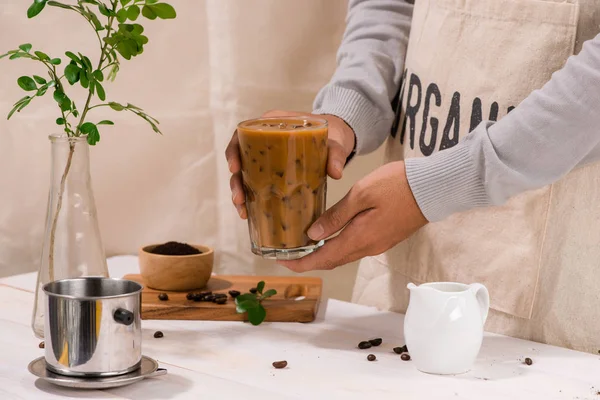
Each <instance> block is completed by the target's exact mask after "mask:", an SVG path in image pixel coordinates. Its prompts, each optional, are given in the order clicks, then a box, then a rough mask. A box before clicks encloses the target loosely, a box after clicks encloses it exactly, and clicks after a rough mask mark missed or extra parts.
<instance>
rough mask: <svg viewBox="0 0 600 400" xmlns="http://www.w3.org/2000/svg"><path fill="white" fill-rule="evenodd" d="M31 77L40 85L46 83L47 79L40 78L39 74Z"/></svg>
mask: <svg viewBox="0 0 600 400" xmlns="http://www.w3.org/2000/svg"><path fill="white" fill-rule="evenodd" d="M33 79H35V81H36V82H37V83H39V84H40V85H45V84H46V83H47V81H46V80H45V79H44V78H42V77H41V76H37V75H34V76H33Z"/></svg>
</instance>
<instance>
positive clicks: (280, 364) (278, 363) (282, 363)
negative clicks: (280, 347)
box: [273, 360, 287, 369]
mask: <svg viewBox="0 0 600 400" xmlns="http://www.w3.org/2000/svg"><path fill="white" fill-rule="evenodd" d="M273 366H274V367H275V368H277V369H281V368H285V367H287V361H285V360H284V361H275V362H274V363H273Z"/></svg>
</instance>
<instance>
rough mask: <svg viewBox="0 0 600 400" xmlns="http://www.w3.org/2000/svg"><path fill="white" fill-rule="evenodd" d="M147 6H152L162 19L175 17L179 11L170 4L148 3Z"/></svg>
mask: <svg viewBox="0 0 600 400" xmlns="http://www.w3.org/2000/svg"><path fill="white" fill-rule="evenodd" d="M146 4H147V3H146ZM147 7H150V8H151V9H152V11H154V13H155V14H156V15H157V16H158V18H160V19H174V18H176V17H177V12H176V11H175V9H174V8H173V6H172V5H170V4H167V3H158V4H154V5H148V6H147Z"/></svg>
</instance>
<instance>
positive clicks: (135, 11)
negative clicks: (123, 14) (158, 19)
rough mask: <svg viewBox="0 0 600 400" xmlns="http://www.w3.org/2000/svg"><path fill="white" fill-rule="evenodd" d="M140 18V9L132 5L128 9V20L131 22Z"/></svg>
mask: <svg viewBox="0 0 600 400" xmlns="http://www.w3.org/2000/svg"><path fill="white" fill-rule="evenodd" d="M139 16H140V8H139V7H138V6H136V5H132V6H131V7H129V8H128V9H127V18H129V19H130V20H131V21H135V20H137V19H138V17H139Z"/></svg>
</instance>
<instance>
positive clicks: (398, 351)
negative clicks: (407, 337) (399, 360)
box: [393, 347, 404, 354]
mask: <svg viewBox="0 0 600 400" xmlns="http://www.w3.org/2000/svg"><path fill="white" fill-rule="evenodd" d="M393 350H394V353H396V354H402V353H404V348H403V347H394V349H393Z"/></svg>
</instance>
